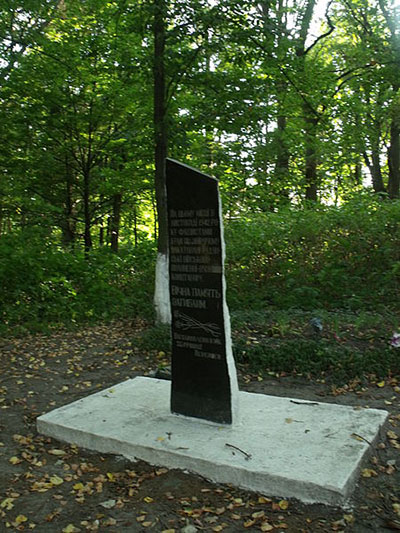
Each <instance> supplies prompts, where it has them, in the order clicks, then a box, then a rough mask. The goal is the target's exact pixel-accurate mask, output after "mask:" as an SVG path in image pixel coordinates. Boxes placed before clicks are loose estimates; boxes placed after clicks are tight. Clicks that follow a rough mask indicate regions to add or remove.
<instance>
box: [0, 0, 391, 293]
mask: <svg viewBox="0 0 400 533" xmlns="http://www.w3.org/2000/svg"><path fill="white" fill-rule="evenodd" d="M0 48H1V50H0V55H1V58H2V59H1V61H0V121H1V124H2V128H1V130H0V137H1V138H0V166H1V175H2V177H1V181H0V248H1V250H2V255H3V256H6V255H7V254H8V256H9V255H10V254H9V251H10V250H11V249H13V250H14V252H13V253H14V255H15V254H17V252H16V250H19V249H20V250H21V253H22V252H23V250H28V248H30V247H31V248H32V250H36V248H35V246H36V245H38V246H39V249H40V250H42V252H40V253H46V252H45V250H48V249H51V250H52V253H53V255H54V254H57V253H58V251H63V253H64V256H63V257H64V258H65V257H67V254H75V258H76V257H77V254H78V255H79V253H81V252H82V251H85V253H86V256H88V254H89V253H92V259H91V260H92V261H93V262H94V263H95V262H96V261H97V259H96V258H95V255H93V254H94V253H95V252H96V253H98V252H99V250H101V249H111V251H113V252H115V253H117V252H119V253H120V257H121V246H124V247H128V248H129V249H130V250H131V252H130V253H131V254H133V255H134V256H135V257H141V259H140V260H139V259H138V261H139V262H140V261H142V264H146V265H147V264H148V263H147V261H149V260H150V259H149V257H150V255H151V254H150V252H149V250H150V249H151V250H153V251H154V247H153V244H152V243H153V242H154V240H155V239H156V238H157V236H158V224H157V222H158V218H159V217H160V216H162V215H160V213H162V211H160V203H162V195H161V196H160V194H159V189H160V179H161V183H162V161H163V159H164V158H165V156H166V155H168V156H170V157H173V158H175V159H178V160H180V161H182V162H186V163H188V164H190V165H191V166H194V167H197V168H199V169H201V170H204V171H205V172H207V173H208V174H212V175H214V176H216V177H217V178H218V179H219V181H220V189H221V192H222V195H223V205H224V213H225V216H226V220H227V224H228V225H229V223H230V222H231V223H232V224H233V226H232V227H234V225H235V224H237V223H239V225H240V221H242V222H243V221H248V222H249V226H248V227H255V226H257V224H263V225H265V224H269V222H268V220H269V219H268V217H271V216H273V215H276V216H277V217H280V216H283V215H282V214H283V213H289V212H292V213H293V212H294V213H295V212H296V211H299V210H300V211H301V210H304V209H305V210H306V211H308V212H309V211H314V212H316V213H317V212H319V213H323V212H324V211H325V210H327V209H328V210H329V209H333V210H335V209H336V210H337V209H338V210H340V209H342V208H343V209H345V208H346V207H345V206H346V205H348V206H349V207H348V208H347V213H349V212H353V213H355V212H357V213H358V212H359V209H355V208H354V206H356V205H358V206H359V207H360V209H361V210H362V211H363V213H371V212H375V211H379V210H380V207H379V206H382V209H384V210H385V212H386V213H392V215H393V216H394V213H395V208H391V207H388V208H386V207H383V204H386V203H391V204H396V203H397V202H396V199H398V198H399V187H400V4H399V2H397V1H395V0H330V1H323V0H318V1H317V0H302V1H300V2H297V1H292V0H276V1H271V0H263V1H249V0H240V1H237V0H221V1H219V0H185V1H183V0H171V1H167V0H151V1H150V0H135V1H129V0H119V1H115V2H113V1H107V0H84V1H82V0H41V1H37V0H23V1H18V2H17V1H16V0H5V1H4V2H2V3H1V6H0ZM160 162H161V163H160ZM160 164H161V167H160ZM157 173H158V174H157ZM157 176H158V181H157ZM155 177H156V179H155ZM157 183H158V185H157ZM157 189H158V192H157ZM371 206H375V207H371ZM364 208H365V209H364ZM287 216H288V217H289V216H290V215H289V214H287ZM295 216H297V215H295ZM324 216H325V215H324ZM332 216H333V218H335V217H339V215H337V214H335V215H332ZM346 216H347V215H343V217H344V218H346ZM354 216H358V215H354ZM366 216H368V215H366ZM388 216H389V215H388ZM255 217H256V218H257V217H258V219H257V220H258V221H263V222H258V223H255V222H254V221H255V220H256V218H255ZM339 218H340V217H339ZM275 220H276V221H277V220H278V218H276V219H275ZM252 221H253V222H252ZM310 221H311V218H310ZM381 222H382V221H381ZM252 223H254V224H255V226H254V224H253V226H252ZM313 223H315V220H314V222H313ZM382 223H383V222H382ZM317 224H319V222H317ZM390 224H391V222H390V223H389V226H390ZM273 226H274V224H272V227H273ZM289 226H290V223H289ZM389 226H388V227H389ZM383 227H385V223H383ZM160 228H161V225H160ZM375 229H376V228H375ZM232 231H233V230H232ZM396 232H397V226H396V227H395V228H394V229H393V228H392V233H391V237H393V238H395V235H396ZM229 234H230V233H229V231H228V235H229ZM18 239H19V241H18V243H19V244H18V243H17V240H18ZM35 239H36V241H35ZM250 240H251V239H250ZM372 241H373V239H372ZM34 242H36V244H35V246H34V244H33V243H34ZM21 243H22V244H21ZM24 243H25V244H24ZM140 246H142V247H144V248H145V251H144V252H143V253H142V254H141V253H139V248H140ZM372 246H374V244H372ZM128 248H127V249H128ZM134 249H136V251H135V252H133V251H132V250H134ZM6 251H7V252H6ZM35 253H37V254H39V256H40V253H39V251H38V250H36V252H35ZM35 253H34V254H33V255H35ZM123 253H127V252H126V250H125V251H123ZM123 253H122V255H123ZM151 253H153V252H151ZM149 254H150V255H149ZM17 255H18V254H17ZM133 255H132V256H131V257H133ZM52 257H53V256H52ZM54 257H55V256H54ZM54 257H53V260H55V259H54ZM96 257H98V256H96ZM151 257H153V256H151ZM86 259H88V257H86ZM14 260H15V261H17V259H16V258H15V257H14ZM122 260H123V259H121V261H122ZM32 261H34V260H33V259H32ZM55 261H56V260H55ZM57 261H58V259H57ZM244 261H245V262H246V259H244ZM17 262H18V261H17ZM10 264H11V263H10V262H8V263H7V265H8V266H7V265H6V264H5V267H6V268H5V269H4V270H3V277H4V279H7V278H6V274H5V273H6V271H7V268H9V265H10ZM137 264H138V263H137ZM24 265H25V267H24V268H28V267H27V266H26V264H25V263H24ZM35 265H37V262H36V263H35ZM259 267H260V265H259V264H258V265H257V267H256V266H255V267H254V268H255V269H256V270H257V269H259ZM146 268H147V267H146ZM56 270H57V269H56ZM128 270H129V269H128ZM7 275H9V274H7ZM22 277H23V274H22ZM57 279H58V278H57ZM60 279H61V281H60V280H58V281H56V282H54V283H55V284H56V285H57V286H60V284H61V285H63V284H64V285H63V287H64V289H65V291H66V293H68V290H69V289H68V288H66V284H68V283H69V281H68V275H67V274H65V275H64V274H63V275H62V276H61V277H60ZM62 280H65V281H62ZM124 283H127V281H126V280H124ZM49 290H50V292H51V289H49ZM74 290H76V289H74V288H73V284H72V285H71V291H74ZM13 294H14V293H13ZM71 294H72V293H71ZM12 297H13V298H15V294H14V295H13V296H12ZM10 298H11V296H10ZM32 298H34V297H33V296H32Z"/></svg>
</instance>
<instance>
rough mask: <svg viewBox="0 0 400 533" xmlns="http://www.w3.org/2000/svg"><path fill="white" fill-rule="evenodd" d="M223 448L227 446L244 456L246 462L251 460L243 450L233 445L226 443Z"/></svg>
mask: <svg viewBox="0 0 400 533" xmlns="http://www.w3.org/2000/svg"><path fill="white" fill-rule="evenodd" d="M225 446H228V447H229V448H233V449H234V450H237V451H238V452H240V453H242V454H243V455H244V456H245V459H246V461H248V460H249V459H251V455H250V454H249V453H247V452H245V451H243V450H241V449H240V448H238V447H237V446H235V445H233V444H229V443H228V442H226V443H225Z"/></svg>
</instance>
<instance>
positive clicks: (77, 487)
mask: <svg viewBox="0 0 400 533" xmlns="http://www.w3.org/2000/svg"><path fill="white" fill-rule="evenodd" d="M72 488H73V489H74V490H83V489H84V488H85V487H84V485H83V483H75V485H74V486H73V487H72Z"/></svg>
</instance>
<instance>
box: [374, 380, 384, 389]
mask: <svg viewBox="0 0 400 533" xmlns="http://www.w3.org/2000/svg"><path fill="white" fill-rule="evenodd" d="M376 386H377V387H380V388H382V387H384V386H385V382H384V381H379V382H378V383H377V384H376Z"/></svg>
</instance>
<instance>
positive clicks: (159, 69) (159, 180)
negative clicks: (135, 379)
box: [153, 0, 171, 324]
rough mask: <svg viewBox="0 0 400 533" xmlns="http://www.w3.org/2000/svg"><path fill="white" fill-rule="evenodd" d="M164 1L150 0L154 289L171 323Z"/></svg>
mask: <svg viewBox="0 0 400 533" xmlns="http://www.w3.org/2000/svg"><path fill="white" fill-rule="evenodd" d="M165 17H166V4H165V0H154V20H153V35H154V65H153V69H154V161H155V174H154V178H155V180H154V181H155V193H156V202H157V219H158V248H157V250H158V254H157V265H156V279H155V292H154V306H155V311H156V320H157V322H159V323H163V324H166V323H170V322H171V309H170V302H169V290H168V287H169V279H168V233H167V199H166V184H165V159H166V157H167V122H166V119H167V116H166V85H165V64H164V61H165V57H164V56H165V33H166V29H165Z"/></svg>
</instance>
